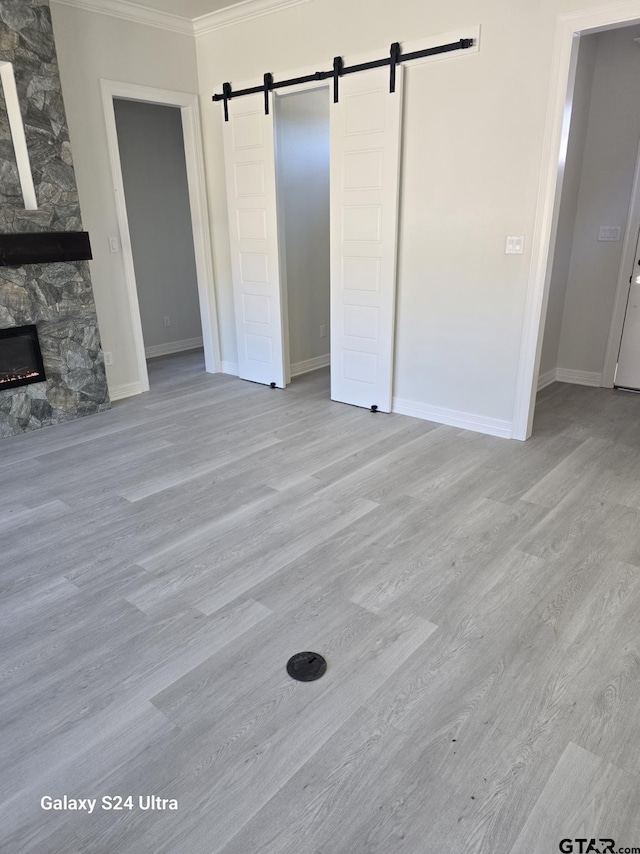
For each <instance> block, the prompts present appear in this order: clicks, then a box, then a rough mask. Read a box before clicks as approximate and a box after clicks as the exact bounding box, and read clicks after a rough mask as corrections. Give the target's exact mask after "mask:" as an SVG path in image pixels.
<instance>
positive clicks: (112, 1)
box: [51, 0, 193, 36]
mask: <svg viewBox="0 0 640 854" xmlns="http://www.w3.org/2000/svg"><path fill="white" fill-rule="evenodd" d="M51 2H52V3H55V4H57V5H59V6H72V7H73V8H75V9H84V10H86V11H89V12H98V13H99V14H100V15H108V16H109V17H111V18H120V19H122V20H125V21H133V22H135V23H136V24H145V25H146V26H148V27H158V28H159V29H161V30H171V31H172V32H174V33H181V34H182V35H187V36H192V35H193V22H192V21H191V20H190V19H189V18H183V17H181V16H180V15H171V14H169V13H168V12H157V11H156V10H155V9H148V8H147V7H146V6H140V5H138V4H137V3H125V2H123V0H51Z"/></svg>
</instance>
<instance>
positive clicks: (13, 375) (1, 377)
mask: <svg viewBox="0 0 640 854" xmlns="http://www.w3.org/2000/svg"><path fill="white" fill-rule="evenodd" d="M45 380H46V376H45V373H44V364H43V362H42V353H41V351H40V342H39V341H38V330H37V328H36V327H35V325H33V324H31V325H29V326H14V327H11V328H10V329H0V391H4V389H8V388H15V387H16V386H21V385H29V384H30V383H41V382H44V381H45Z"/></svg>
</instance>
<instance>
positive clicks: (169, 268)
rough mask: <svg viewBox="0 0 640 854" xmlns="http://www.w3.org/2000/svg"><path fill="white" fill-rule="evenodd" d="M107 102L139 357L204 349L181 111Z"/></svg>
mask: <svg viewBox="0 0 640 854" xmlns="http://www.w3.org/2000/svg"><path fill="white" fill-rule="evenodd" d="M113 104H114V110H115V118H116V128H117V134H118V150H119V155H120V166H121V169H122V178H123V184H124V194H125V202H126V209H127V224H128V230H129V241H130V243H131V247H132V253H133V262H134V267H135V280H136V291H137V296H138V305H139V311H140V321H141V324H142V333H143V338H144V349H145V356H146V358H147V359H153V358H158V357H166V356H168V355H170V354H176V353H183V352H185V351H189V350H199V351H200V352H201V353H202V318H201V316H200V304H199V301H198V282H197V274H196V263H195V253H194V248H193V226H192V223H191V211H190V207H189V186H188V183H187V168H186V162H185V154H184V141H183V134H182V116H181V113H180V109H179V108H178V107H169V106H165V105H163V104H152V103H143V102H140V101H129V100H125V99H123V98H114V99H113ZM173 361H176V360H175V359H174V360H173ZM177 361H178V362H179V361H180V360H177ZM166 362H167V360H166V359H165V363H166ZM190 363H191V364H193V365H194V367H195V365H196V364H197V362H196V361H195V360H191V361H190ZM198 369H199V370H204V355H202V359H201V365H198Z"/></svg>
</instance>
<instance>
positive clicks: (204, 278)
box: [100, 79, 221, 392]
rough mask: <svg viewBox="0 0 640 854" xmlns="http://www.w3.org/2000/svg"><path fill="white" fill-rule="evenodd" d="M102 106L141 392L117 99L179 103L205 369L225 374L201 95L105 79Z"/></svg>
mask: <svg viewBox="0 0 640 854" xmlns="http://www.w3.org/2000/svg"><path fill="white" fill-rule="evenodd" d="M100 88H101V91H102V104H103V111H104V118H105V125H106V131H107V144H108V147H109V160H110V163H111V175H112V179H113V191H114V195H115V202H116V212H117V218H118V226H119V230H120V246H121V249H122V258H123V263H124V274H125V285H126V292H127V299H128V303H129V314H130V318H131V324H132V327H133V343H134V349H135V354H136V364H137V369H138V381H139V383H140V391H142V392H145V391H149V373H148V370H147V361H146V356H145V350H144V337H143V334H142V319H141V316H140V303H139V300H138V290H137V284H136V274H135V267H134V263H133V249H132V246H131V234H130V231H129V219H128V216H127V207H126V203H125V196H124V181H123V177H122V166H121V161H120V148H119V145H118V134H117V128H116V116H115V107H114V104H113V99H114V98H120V99H122V100H127V101H139V102H141V103H147V104H160V105H162V106H168V107H178V108H179V109H180V114H181V118H182V135H183V140H184V154H185V161H186V166H187V185H188V191H189V207H190V209H191V225H192V229H193V248H194V254H195V261H196V278H197V283H198V299H199V304H200V318H201V325H202V339H203V345H204V354H205V370H206V371H208V372H209V373H219V372H220V370H221V358H220V333H219V326H218V314H217V308H216V297H215V281H214V275H213V255H212V250H211V234H210V231H209V210H208V204H207V193H206V182H205V171H204V153H203V147H202V132H201V125H200V110H199V105H198V95H197V94H193V93H188V92H174V91H171V90H169V89H155V88H151V87H148V86H139V85H138V84H135V83H121V82H119V81H116V80H106V79H101V80H100Z"/></svg>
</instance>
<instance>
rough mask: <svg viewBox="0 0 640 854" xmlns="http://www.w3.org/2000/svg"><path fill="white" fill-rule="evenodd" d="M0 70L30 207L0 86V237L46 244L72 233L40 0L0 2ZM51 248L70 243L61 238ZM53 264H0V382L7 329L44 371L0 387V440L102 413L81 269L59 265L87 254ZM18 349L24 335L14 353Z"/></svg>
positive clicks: (55, 79) (68, 177)
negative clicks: (32, 351)
mask: <svg viewBox="0 0 640 854" xmlns="http://www.w3.org/2000/svg"><path fill="white" fill-rule="evenodd" d="M0 63H11V65H12V66H13V73H14V75H15V85H16V89H17V95H18V101H19V104H20V113H21V116H22V123H23V126H24V138H25V141H26V147H27V151H28V155H29V161H30V170H31V174H32V178H33V187H34V189H35V198H36V207H35V208H34V209H29V210H26V209H25V208H26V207H27V205H26V203H25V197H24V194H23V183H24V182H23V183H21V178H22V176H21V175H20V174H19V168H18V161H17V158H16V145H15V142H16V141H15V129H14V133H13V135H12V128H11V123H10V120H9V114H8V109H7V103H6V100H5V93H4V90H3V88H2V86H0V235H16V236H17V235H26V234H41V235H42V238H43V240H44V239H45V237H46V236H47V235H49V237H48V238H47V239H48V240H49V243H51V235H52V233H54V232H58V233H60V234H61V235H62V234H65V235H69V233H80V232H82V230H83V229H82V221H81V217H80V207H79V204H78V193H77V187H76V180H75V173H74V170H73V161H72V156H71V145H70V142H69V134H68V129H67V121H66V116H65V112H64V104H63V101H62V92H61V88H60V77H59V74H58V66H57V59H56V53H55V45H54V40H53V30H52V26H51V14H50V10H49V3H48V0H2V2H1V3H0ZM74 239H75V238H74ZM23 242H24V241H23ZM60 242H61V243H65V242H69V237H66V238H65V239H64V240H62V238H61V241H60ZM72 242H73V241H72ZM43 257H44V256H43ZM46 257H57V256H46ZM61 257H62V258H65V260H48V261H46V262H42V263H27V262H26V261H25V262H23V263H22V264H21V265H16V264H15V261H7V263H11V264H12V266H0V378H1V376H2V373H3V371H4V368H3V361H2V359H3V356H2V354H3V350H4V352H5V355H6V353H7V351H8V350H9V347H8V345H7V343H6V342H8V341H11V340H13V339H15V338H16V337H19V334H18V333H16V332H12V330H15V329H17V328H20V327H30V328H31V329H32V332H31V333H30V334H31V335H32V336H33V329H34V328H35V330H36V331H37V340H39V347H40V350H41V356H42V364H43V376H39V375H38V376H37V377H31V378H30V380H29V382H28V383H26V384H13V383H11V384H8V383H7V382H5V383H2V381H1V379H0V437H6V436H12V435H15V434H17V433H22V432H25V431H28V430H34V429H36V428H38V427H42V426H45V425H50V424H55V423H58V422H61V421H68V420H70V419H72V418H77V417H79V416H81V415H88V414H90V413H93V412H99V411H101V410H104V409H107V408H108V407H109V405H110V404H109V396H108V391H107V384H106V377H105V371H104V360H103V355H102V348H101V344H100V335H99V331H98V324H97V318H96V309H95V302H94V297H93V290H92V287H91V276H90V272H89V264H88V262H87V261H86V260H66V258H68V257H76V258H78V257H80V258H87V257H88V255H86V254H85V255H80V256H78V255H77V254H76V255H75V256H74V255H73V254H72V255H70V256H64V255H63V256H61ZM31 340H33V337H32V339H31ZM3 342H4V348H3ZM25 342H26V339H25V337H24V335H23V336H22V345H25ZM12 352H13V351H12ZM14 355H15V353H14ZM10 358H14V356H11V357H10ZM18 361H20V360H18ZM14 367H15V366H14ZM18 367H20V365H18ZM7 370H9V369H7Z"/></svg>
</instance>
